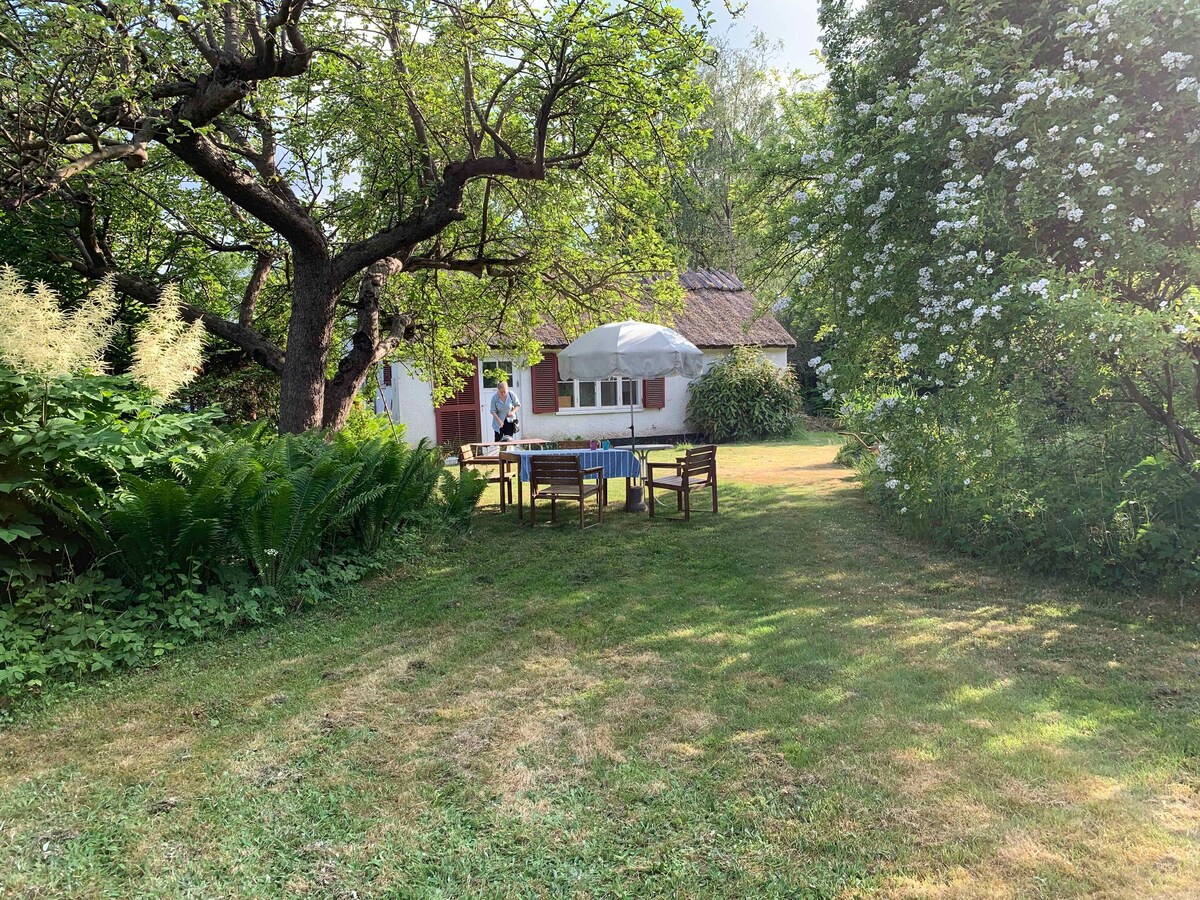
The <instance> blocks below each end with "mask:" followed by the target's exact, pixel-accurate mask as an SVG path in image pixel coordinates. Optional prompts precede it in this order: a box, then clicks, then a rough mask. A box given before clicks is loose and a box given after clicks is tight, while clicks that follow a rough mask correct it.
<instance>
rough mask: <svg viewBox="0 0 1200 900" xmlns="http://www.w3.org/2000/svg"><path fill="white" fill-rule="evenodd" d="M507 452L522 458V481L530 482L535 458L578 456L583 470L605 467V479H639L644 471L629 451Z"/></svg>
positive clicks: (520, 467) (519, 474) (520, 476)
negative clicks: (531, 465)
mask: <svg viewBox="0 0 1200 900" xmlns="http://www.w3.org/2000/svg"><path fill="white" fill-rule="evenodd" d="M505 452H507V453H510V454H512V455H513V456H517V457H520V460H521V464H520V466H519V469H518V474H517V477H518V478H520V479H521V480H522V481H528V480H529V460H530V458H531V457H534V456H578V457H579V465H580V467H581V468H584V469H592V468H595V467H596V466H603V467H604V477H605V478H637V477H638V475H640V474H641V471H642V465H641V463H639V462H638V460H637V457H636V456H634V455H633V453H632V452H631V451H629V450H508V451H505Z"/></svg>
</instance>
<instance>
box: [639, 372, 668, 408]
mask: <svg viewBox="0 0 1200 900" xmlns="http://www.w3.org/2000/svg"><path fill="white" fill-rule="evenodd" d="M666 405H667V379H665V378H647V379H646V380H645V381H643V382H642V408H643V409H662V408H663V407H664V406H666Z"/></svg>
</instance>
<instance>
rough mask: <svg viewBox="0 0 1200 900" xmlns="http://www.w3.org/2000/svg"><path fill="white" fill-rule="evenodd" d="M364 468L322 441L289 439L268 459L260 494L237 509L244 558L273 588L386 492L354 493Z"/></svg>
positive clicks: (303, 437) (282, 439)
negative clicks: (332, 533)
mask: <svg viewBox="0 0 1200 900" xmlns="http://www.w3.org/2000/svg"><path fill="white" fill-rule="evenodd" d="M362 465H363V464H362V463H360V462H354V463H350V464H347V463H346V462H345V461H344V460H342V459H340V458H339V457H338V456H337V454H335V453H334V452H332V451H331V450H329V449H328V448H327V447H326V446H325V445H324V444H323V443H322V442H321V441H320V440H319V439H315V438H312V437H310V436H307V435H285V436H283V437H280V438H279V439H278V440H277V441H276V442H275V443H274V444H273V445H272V446H271V447H270V448H269V451H268V453H267V455H266V458H265V459H264V468H265V470H266V478H265V480H264V483H263V486H262V489H261V490H260V491H259V492H258V493H257V496H255V497H254V499H253V501H252V502H251V503H250V504H249V505H248V507H247V508H246V509H244V510H239V520H240V521H239V523H238V526H237V530H236V535H237V540H238V543H239V547H240V550H241V552H242V554H243V556H244V558H245V559H246V560H247V561H248V562H249V564H250V565H251V567H252V568H253V569H254V572H255V573H256V574H257V575H258V577H259V578H260V579H261V580H262V582H263V584H265V585H267V586H269V587H276V588H278V587H281V586H285V585H287V583H288V582H289V581H290V579H291V578H292V576H293V575H294V574H295V573H296V571H297V570H298V569H299V568H300V566H301V565H302V564H303V563H305V562H311V561H313V560H315V559H316V558H317V556H318V555H319V553H320V550H321V541H322V538H324V536H325V534H326V532H327V531H329V530H331V529H334V528H337V527H338V526H339V525H341V524H342V523H343V522H345V521H347V520H349V519H351V518H352V517H353V516H354V515H355V514H356V513H357V512H358V510H359V509H361V507H362V505H363V504H364V503H366V502H367V501H368V500H369V499H371V498H372V497H373V496H377V495H378V494H380V493H382V490H383V489H382V488H380V487H376V488H372V489H371V490H370V491H365V492H362V493H358V494H355V493H354V492H353V490H352V489H353V487H354V485H355V483H356V481H357V478H358V475H359V473H360V471H361V470H362Z"/></svg>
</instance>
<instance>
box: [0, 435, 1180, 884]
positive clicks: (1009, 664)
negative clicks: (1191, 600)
mask: <svg viewBox="0 0 1200 900" xmlns="http://www.w3.org/2000/svg"><path fill="white" fill-rule="evenodd" d="M835 449H836V448H835V447H834V446H832V445H831V444H829V443H828V442H822V441H820V440H814V441H810V442H808V443H807V444H803V445H798V444H771V445H760V446H739V447H731V448H722V450H721V456H720V461H721V470H722V473H723V476H724V478H725V479H726V481H727V482H728V488H727V489H726V490H725V491H724V494H723V498H722V512H721V514H720V515H719V516H717V517H712V516H711V515H709V514H706V513H704V512H699V513H697V514H696V517H695V519H694V521H693V523H692V524H691V525H690V526H687V527H685V526H682V525H675V524H670V523H666V522H655V523H653V524H652V523H650V522H648V521H647V520H646V519H645V518H642V517H630V516H626V515H624V514H621V513H618V512H616V511H615V509H614V512H613V514H612V515H611V516H610V517H609V518H608V519H607V520H606V522H605V523H604V525H603V527H601V528H594V529H591V530H589V531H587V532H584V533H582V534H581V533H580V532H579V531H578V530H577V529H575V528H572V527H570V526H569V525H568V526H560V527H558V528H554V529H552V528H548V527H547V528H539V530H538V531H536V532H532V533H531V532H530V531H529V530H528V529H521V528H518V527H516V524H515V521H514V518H513V517H511V516H508V517H503V518H502V517H501V516H500V515H499V513H498V511H497V510H496V509H495V508H491V509H485V511H484V512H483V513H482V514H481V515H480V516H479V518H478V521H477V525H476V529H475V531H474V533H473V535H472V536H471V538H470V540H469V541H467V542H465V543H463V544H461V545H455V546H452V547H447V548H444V549H443V550H442V551H441V552H440V553H438V554H437V555H435V556H433V557H431V558H429V559H427V560H425V561H424V562H422V563H420V564H419V565H414V566H412V567H411V568H410V570H409V571H404V572H397V573H396V575H395V577H393V578H389V579H382V580H377V581H374V582H372V583H370V584H366V585H363V586H362V587H360V588H358V589H355V590H353V591H351V592H349V593H348V594H347V596H346V597H345V598H344V599H342V600H340V601H339V602H338V603H335V604H330V605H327V606H325V607H323V608H320V609H316V610H313V611H310V612H307V613H305V614H303V615H300V616H298V617H296V618H294V619H292V620H290V621H288V622H286V623H284V624H282V625H279V626H274V627H270V628H261V629H257V630H252V631H248V632H243V633H240V634H236V635H233V636H230V637H228V638H224V639H220V640H214V641H210V642H207V643H205V644H202V645H198V646H195V647H192V648H189V649H188V650H186V651H184V652H181V653H179V654H178V655H176V656H175V657H173V658H172V659H170V660H169V661H167V662H165V663H164V664H163V665H162V666H160V667H159V668H158V669H156V670H153V671H146V672H141V673H134V674H130V675H124V676H120V677H115V678H113V679H111V680H110V681H108V682H107V683H103V684H101V683H93V684H90V685H87V686H85V687H84V688H82V689H81V690H80V691H79V692H78V693H76V694H74V695H59V696H55V697H51V698H50V699H49V701H48V704H47V708H46V709H45V710H44V711H40V712H38V713H37V714H36V715H34V716H33V717H32V719H28V720H26V721H24V722H21V723H18V724H16V725H13V726H10V727H8V728H7V729H5V730H3V731H0V891H2V892H5V893H6V894H8V895H10V896H18V897H67V896H70V897H285V896H287V897H292V896H311V897H344V898H348V897H353V896H357V897H414V898H416V897H421V898H426V897H429V898H433V897H638V898H647V897H739V898H741V897H789V898H790V897H809V896H811V897H875V896H887V897H895V896H900V897H907V896H922V897H924V896H937V897H1054V898H1058V897H1071V896H1105V897H1134V896H1137V897H1197V896H1200V852H1198V846H1197V842H1198V839H1200V793H1198V789H1200V779H1198V777H1197V774H1198V773H1197V758H1196V757H1197V752H1198V751H1200V678H1198V677H1197V676H1198V675H1200V662H1198V656H1197V649H1198V646H1200V644H1198V636H1200V630H1198V629H1197V627H1196V625H1195V620H1194V619H1193V618H1187V617H1185V616H1184V614H1182V613H1179V612H1177V611H1174V610H1173V609H1172V608H1171V607H1170V606H1169V605H1156V604H1153V603H1148V602H1146V601H1136V602H1135V601H1134V600H1132V599H1131V598H1124V599H1121V598H1116V597H1113V596H1111V595H1104V594H1099V593H1094V592H1090V591H1087V590H1085V589H1075V588H1072V587H1071V586H1069V585H1063V584H1059V583H1053V582H1049V581H1045V580H1039V579H1035V578H1032V577H1028V576H1025V575H1022V574H1020V573H1016V572H1005V571H999V570H997V569H996V568H994V567H988V566H985V565H982V564H976V563H974V562H972V561H970V560H967V559H965V558H963V557H959V556H954V555H951V554H944V553H939V552H934V551H930V550H928V549H926V548H924V547H922V546H920V545H917V544H914V543H912V542H909V541H907V540H906V539H904V538H902V537H899V536H896V535H895V534H894V533H892V532H891V530H890V529H889V527H888V525H887V523H886V522H884V521H882V520H880V519H879V518H877V516H876V514H875V513H874V512H873V511H872V510H871V509H870V508H869V507H867V506H866V505H865V503H864V501H863V500H862V498H861V495H860V493H859V491H858V489H857V488H856V486H855V485H854V482H853V481H852V479H851V478H850V475H849V473H848V472H847V471H846V470H844V469H840V468H838V467H836V466H834V465H833V463H832V458H833V454H834V452H835Z"/></svg>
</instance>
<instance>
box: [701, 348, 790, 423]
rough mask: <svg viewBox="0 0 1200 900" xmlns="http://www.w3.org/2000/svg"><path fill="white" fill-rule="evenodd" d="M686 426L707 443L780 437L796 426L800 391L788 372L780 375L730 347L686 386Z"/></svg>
mask: <svg viewBox="0 0 1200 900" xmlns="http://www.w3.org/2000/svg"><path fill="white" fill-rule="evenodd" d="M688 392H689V395H688V412H687V417H688V423H689V425H690V427H691V428H692V429H693V430H695V431H698V432H700V433H701V434H704V435H707V436H708V438H709V440H713V441H736V440H750V439H752V438H764V437H783V436H785V435H788V434H791V433H792V431H793V430H794V429H795V427H796V417H797V416H798V415H799V413H800V391H799V388H798V387H797V385H796V378H795V376H794V375H793V374H792V372H791V370H785V371H780V369H779V368H777V367H776V366H775V365H774V364H773V363H772V362H771V361H770V360H769V359H767V358H766V357H765V356H763V355H762V354H761V353H759V352H758V351H756V350H753V349H751V348H749V347H734V348H733V350H732V351H731V352H730V354H729V355H728V356H726V357H725V358H724V359H720V360H718V361H717V362H715V363H713V364H712V366H710V367H709V369H708V371H706V372H705V373H704V374H703V375H701V376H700V377H699V378H697V379H696V380H695V381H693V382H692V383H691V385H690V386H689V388H688Z"/></svg>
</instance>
